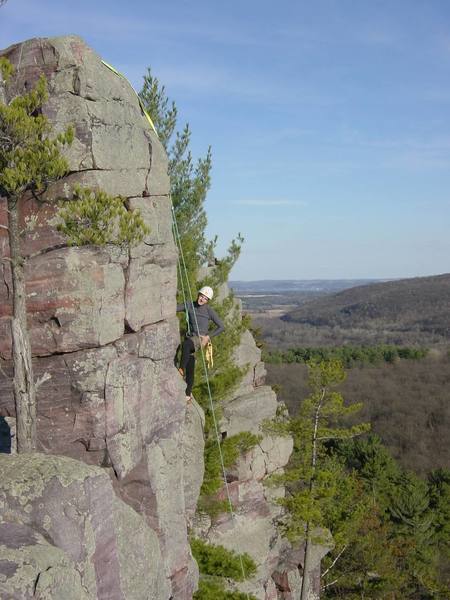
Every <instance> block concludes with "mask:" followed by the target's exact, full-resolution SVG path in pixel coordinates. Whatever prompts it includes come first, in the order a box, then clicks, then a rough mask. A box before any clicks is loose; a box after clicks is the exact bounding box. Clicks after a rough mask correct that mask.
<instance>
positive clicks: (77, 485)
mask: <svg viewBox="0 0 450 600" xmlns="http://www.w3.org/2000/svg"><path fill="white" fill-rule="evenodd" d="M0 470H1V472H2V478H1V481H0V503H1V506H2V514H1V523H0V532H1V537H0V557H1V559H0V590H1V591H2V598H21V599H22V598H23V599H25V598H68V599H71V598H73V600H76V599H77V600H78V599H80V600H81V599H82V600H88V599H95V598H99V599H100V598H102V599H105V600H114V599H117V600H122V599H125V598H127V599H132V598H135V599H141V598H148V600H150V599H152V598H167V597H168V596H169V593H170V585H169V582H168V580H167V578H166V577H165V573H164V562H163V559H162V555H161V550H160V545H159V542H158V538H157V536H156V534H155V533H154V532H153V531H152V530H151V529H150V528H149V527H148V526H147V525H146V524H145V523H144V522H143V520H142V518H141V517H140V516H139V515H138V514H137V513H136V512H135V511H134V510H133V509H131V508H130V507H129V506H128V505H127V504H125V503H124V502H122V501H121V500H119V499H118V498H117V496H116V495H115V494H114V491H113V489H112V484H111V480H110V478H109V476H108V474H107V473H106V472H105V470H104V469H100V468H98V467H89V466H87V465H84V464H83V463H81V462H79V461H74V460H72V459H69V458H63V457H55V456H48V455H43V454H32V455H16V456H15V457H10V456H6V455H0ZM131 541H132V543H130V542H131Z"/></svg>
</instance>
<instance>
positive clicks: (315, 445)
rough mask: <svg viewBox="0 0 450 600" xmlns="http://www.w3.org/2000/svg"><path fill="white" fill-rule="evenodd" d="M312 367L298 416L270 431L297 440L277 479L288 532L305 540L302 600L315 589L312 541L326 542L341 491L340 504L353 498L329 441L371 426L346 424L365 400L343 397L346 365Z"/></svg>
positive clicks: (332, 363) (333, 363) (270, 426)
mask: <svg viewBox="0 0 450 600" xmlns="http://www.w3.org/2000/svg"><path fill="white" fill-rule="evenodd" d="M308 369H309V387H310V389H311V394H310V396H309V397H308V398H306V399H305V400H303V402H302V403H301V406H300V410H299V414H298V416H297V417H295V418H293V419H289V420H287V421H284V422H283V421H280V422H278V423H277V422H275V423H274V424H268V425H267V428H268V430H269V431H270V430H272V431H274V432H276V431H278V432H280V433H281V432H283V431H284V432H285V433H289V434H290V435H292V436H293V438H294V455H293V458H292V460H291V463H290V465H289V466H288V468H287V469H286V474H285V475H281V476H277V477H275V478H274V481H275V482H276V483H284V484H287V489H288V494H287V496H286V498H283V499H281V500H280V503H281V504H282V505H283V506H284V507H285V508H286V509H287V512H288V517H289V520H288V524H287V529H286V533H287V535H288V537H289V538H290V539H292V540H297V539H301V540H303V541H304V547H305V551H304V562H303V580H302V591H301V600H305V599H306V598H307V597H308V593H309V590H310V588H311V574H312V564H311V559H312V545H313V544H314V543H319V542H321V541H322V542H323V541H325V539H324V538H323V534H322V535H321V534H320V533H318V532H320V530H321V529H322V528H323V527H324V525H326V523H327V512H329V511H330V507H332V506H333V504H334V503H335V502H338V498H339V495H341V496H342V497H341V499H340V506H341V507H342V505H343V501H344V498H345V499H347V500H348V499H350V500H351V499H352V498H353V497H354V493H351V486H350V487H349V488H348V489H347V490H344V489H343V487H342V485H341V483H342V482H341V479H340V474H339V471H340V467H339V465H338V464H337V463H336V462H335V461H333V460H332V459H330V458H329V456H328V453H327V444H329V443H331V442H332V441H336V440H344V439H349V438H352V437H355V436H357V435H361V434H362V433H364V432H366V431H367V430H368V429H369V426H368V425H367V424H359V425H354V426H351V427H345V426H343V425H342V421H343V419H345V418H346V417H348V416H350V415H352V414H354V413H355V412H357V411H358V410H360V408H361V404H353V405H351V406H346V405H345V404H344V399H343V397H342V395H341V394H340V393H339V392H337V391H336V390H335V388H336V386H337V385H339V384H340V383H342V381H343V380H344V379H345V372H344V369H343V367H342V363H340V362H339V361H337V360H330V361H320V362H315V361H313V362H310V363H309V364H308Z"/></svg>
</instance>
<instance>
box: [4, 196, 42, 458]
mask: <svg viewBox="0 0 450 600" xmlns="http://www.w3.org/2000/svg"><path fill="white" fill-rule="evenodd" d="M8 230H9V231H8V235H9V248H10V257H11V273H12V290H13V318H12V321H11V335H12V356H13V364H14V401H15V405H16V421H17V452H34V451H35V450H36V391H35V386H34V378H33V366H32V362H31V345H30V338H29V335H28V327H27V307H26V291H25V268H24V267H25V261H24V258H23V256H22V254H21V251H20V225H19V208H18V200H17V199H16V198H8Z"/></svg>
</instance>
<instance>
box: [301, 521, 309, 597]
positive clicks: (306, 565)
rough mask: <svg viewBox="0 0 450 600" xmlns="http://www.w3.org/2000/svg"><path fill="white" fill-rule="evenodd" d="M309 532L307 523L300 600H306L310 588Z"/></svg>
mask: <svg viewBox="0 0 450 600" xmlns="http://www.w3.org/2000/svg"><path fill="white" fill-rule="evenodd" d="M310 575H311V532H310V531H309V523H307V524H306V540H305V553H304V558H303V578H302V591H301V594H300V600H308V594H309V591H310V588H311V577H310Z"/></svg>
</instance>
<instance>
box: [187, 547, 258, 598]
mask: <svg viewBox="0 0 450 600" xmlns="http://www.w3.org/2000/svg"><path fill="white" fill-rule="evenodd" d="M191 549H192V554H193V555H194V558H195V560H196V561H197V564H198V566H199V569H200V573H201V577H200V582H199V589H198V591H197V592H196V593H195V594H194V600H247V594H243V593H242V592H236V591H231V590H226V589H225V588H224V578H227V579H228V580H230V579H231V580H233V581H238V582H239V581H243V580H244V575H243V573H242V569H243V570H244V574H245V579H248V578H250V577H252V575H254V574H255V573H256V564H255V561H254V560H253V559H252V558H251V556H249V555H248V554H247V553H246V552H244V554H237V553H236V552H233V551H232V550H227V549H226V548H224V547H223V546H215V545H213V544H207V543H206V542H204V541H203V540H200V539H196V538H193V539H191ZM248 598H249V599H250V600H256V599H255V598H254V596H248Z"/></svg>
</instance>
